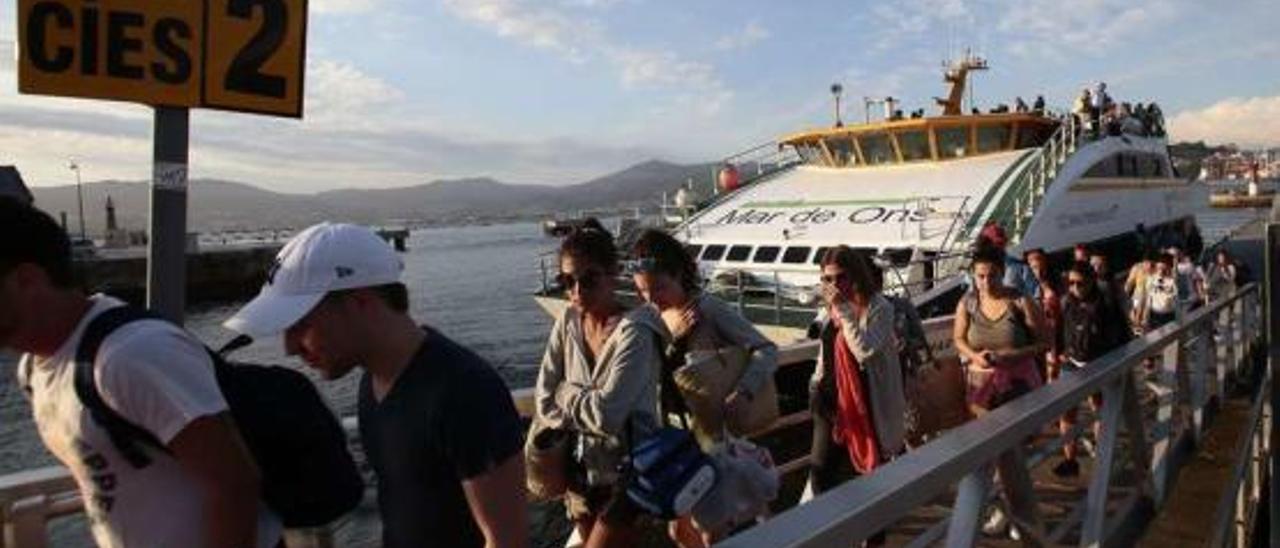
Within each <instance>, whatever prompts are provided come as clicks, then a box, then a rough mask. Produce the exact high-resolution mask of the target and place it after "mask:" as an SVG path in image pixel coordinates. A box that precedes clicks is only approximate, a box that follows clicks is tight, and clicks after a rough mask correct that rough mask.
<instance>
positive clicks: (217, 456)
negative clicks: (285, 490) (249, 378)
mask: <svg viewBox="0 0 1280 548" xmlns="http://www.w3.org/2000/svg"><path fill="white" fill-rule="evenodd" d="M168 448H169V451H170V452H171V453H173V458H174V459H175V460H177V461H178V464H179V465H180V466H181V467H182V469H183V470H184V471H186V472H187V473H188V474H190V475H191V477H192V478H194V479H195V482H196V485H198V486H199V487H200V489H201V491H203V493H204V515H205V520H204V525H205V541H206V543H205V546H209V547H211V548H213V547H218V548H221V547H227V548H243V547H245V546H254V545H255V544H257V530H258V492H259V485H258V481H259V479H258V468H257V466H256V465H254V463H253V459H252V457H250V456H249V451H248V449H246V448H245V446H244V442H242V441H241V440H240V435H239V433H238V432H237V431H236V427H235V424H234V423H233V422H232V420H231V417H230V415H228V414H227V413H219V414H217V415H211V416H205V417H200V418H198V419H196V420H194V421H191V423H189V424H187V426H186V428H183V429H182V431H181V432H178V435H177V436H174V438H173V440H172V441H170V442H169V444H168Z"/></svg>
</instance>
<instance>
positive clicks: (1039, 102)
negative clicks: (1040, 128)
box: [1031, 95, 1044, 115]
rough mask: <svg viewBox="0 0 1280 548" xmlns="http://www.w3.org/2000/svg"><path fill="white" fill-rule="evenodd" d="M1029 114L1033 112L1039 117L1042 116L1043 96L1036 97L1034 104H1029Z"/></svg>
mask: <svg viewBox="0 0 1280 548" xmlns="http://www.w3.org/2000/svg"><path fill="white" fill-rule="evenodd" d="M1031 112H1034V113H1036V114H1039V115H1044V96H1043V95H1037V96H1036V102H1034V103H1032V104H1031Z"/></svg>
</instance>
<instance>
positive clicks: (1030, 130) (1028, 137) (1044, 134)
mask: <svg viewBox="0 0 1280 548" xmlns="http://www.w3.org/2000/svg"><path fill="white" fill-rule="evenodd" d="M1053 129H1054V128H1053V126H1045V125H1041V124H1023V125H1020V126H1018V146H1017V148H1035V147H1038V146H1043V145H1044V144H1045V142H1047V141H1048V140H1049V136H1050V135H1053Z"/></svg>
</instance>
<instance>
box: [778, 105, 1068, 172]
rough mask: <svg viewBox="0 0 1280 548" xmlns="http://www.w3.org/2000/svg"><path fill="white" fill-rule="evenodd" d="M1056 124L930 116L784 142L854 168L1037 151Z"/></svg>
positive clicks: (1024, 117)
mask: <svg viewBox="0 0 1280 548" xmlns="http://www.w3.org/2000/svg"><path fill="white" fill-rule="evenodd" d="M1058 123H1059V122H1058V120H1056V119H1054V118H1051V117H1048V116H1045V115H1042V114H1037V113H1030V112H1015V113H999V114H969V115H960V116H931V117H927V118H909V119H900V120H890V121H885V122H875V123H868V124H858V125H852V126H842V127H833V128H825V129H815V130H809V131H804V132H801V133H795V134H792V135H788V136H786V137H784V138H783V139H782V140H781V141H780V145H782V146H791V147H794V148H795V150H796V152H797V153H798V154H799V155H800V157H801V158H803V159H804V161H805V162H806V163H809V164H814V165H821V166H826V167H838V168H851V167H869V166H878V165H892V164H902V163H909V162H939V161H947V160H955V159H960V158H968V157H972V156H977V155H983V154H991V153H996V152H1004V151H1008V150H1016V149H1022V148H1032V147H1038V146H1041V145H1043V144H1044V143H1045V141H1046V140H1047V139H1048V138H1049V136H1051V135H1052V134H1053V132H1054V130H1055V129H1057V127H1058Z"/></svg>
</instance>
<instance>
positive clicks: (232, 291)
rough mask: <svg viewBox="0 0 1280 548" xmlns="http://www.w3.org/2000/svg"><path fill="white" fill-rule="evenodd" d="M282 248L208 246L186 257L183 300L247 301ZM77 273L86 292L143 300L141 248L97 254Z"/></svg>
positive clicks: (144, 273) (81, 263)
mask: <svg viewBox="0 0 1280 548" xmlns="http://www.w3.org/2000/svg"><path fill="white" fill-rule="evenodd" d="M282 245H283V244H280V243H275V244H264V245H255V246H227V247H225V248H222V247H213V248H206V249H203V250H201V251H199V252H198V253H188V254H187V302H188V303H192V304H195V303H209V302H227V301H237V300H243V299H247V298H249V297H252V296H253V295H255V294H257V292H258V289H259V288H261V287H262V281H263V279H264V278H265V276H266V272H267V269H269V268H270V267H271V263H272V261H274V260H275V256H276V252H278V251H279V250H280V247H281V246H282ZM75 267H76V275H77V279H78V280H79V281H80V283H81V285H82V287H84V289H85V290H86V291H88V292H90V293H96V292H103V293H109V294H111V295H114V296H117V297H120V298H122V299H125V300H127V301H129V302H134V303H141V302H142V301H143V300H144V299H145V298H146V291H147V289H146V282H147V255H146V250H145V249H139V248H134V249H121V250H100V251H98V252H97V253H95V254H94V255H93V256H91V257H85V258H83V259H80V260H77V261H76V264H75Z"/></svg>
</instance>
